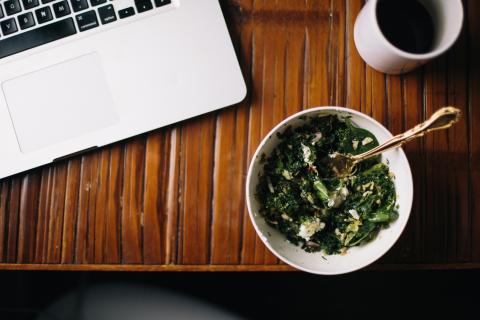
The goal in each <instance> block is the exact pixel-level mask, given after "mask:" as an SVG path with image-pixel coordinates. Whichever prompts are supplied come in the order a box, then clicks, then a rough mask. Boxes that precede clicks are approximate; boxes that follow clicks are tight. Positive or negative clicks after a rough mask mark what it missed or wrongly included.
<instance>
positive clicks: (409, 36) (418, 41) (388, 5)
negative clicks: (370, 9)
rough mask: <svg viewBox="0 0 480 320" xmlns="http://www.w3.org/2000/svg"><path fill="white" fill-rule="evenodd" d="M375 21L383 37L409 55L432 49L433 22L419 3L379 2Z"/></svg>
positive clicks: (390, 0)
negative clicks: (409, 53)
mask: <svg viewBox="0 0 480 320" xmlns="http://www.w3.org/2000/svg"><path fill="white" fill-rule="evenodd" d="M377 20H378V24H379V26H380V30H381V31H382V33H383V35H384V36H385V38H387V40H388V41H389V42H390V43H391V44H393V45H394V46H395V47H397V48H399V49H401V50H403V51H407V52H411V53H426V52H428V51H430V49H431V48H432V42H433V38H434V32H435V30H434V27H433V20H432V17H431V16H430V14H429V13H428V11H427V9H425V7H424V6H423V5H422V4H421V3H420V2H419V1H417V0H379V1H378V4H377Z"/></svg>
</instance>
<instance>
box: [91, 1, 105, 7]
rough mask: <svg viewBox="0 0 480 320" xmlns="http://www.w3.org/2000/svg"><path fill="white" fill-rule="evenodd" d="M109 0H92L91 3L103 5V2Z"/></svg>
mask: <svg viewBox="0 0 480 320" xmlns="http://www.w3.org/2000/svg"><path fill="white" fill-rule="evenodd" d="M105 2H107V0H90V5H91V6H92V7H94V6H98V5H101V4H102V3H105Z"/></svg>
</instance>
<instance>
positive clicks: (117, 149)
mask: <svg viewBox="0 0 480 320" xmlns="http://www.w3.org/2000/svg"><path fill="white" fill-rule="evenodd" d="M363 4H364V1H363V0H338V1H336V0H309V1H297V0H276V1H269V0H255V1H254V0H222V1H221V5H222V9H223V10H224V13H225V18H226V21H227V24H228V27H229V31H230V33H231V36H232V40H233V43H234V46H235V49H236V52H237V55H238V58H239V61H240V65H241V68H242V71H243V74H244V76H245V80H246V83H247V87H248V95H247V98H246V99H245V100H244V101H243V102H242V103H239V104H237V105H236V106H233V107H229V108H226V109H224V110H219V111H217V112H214V113H210V114H207V115H203V116H201V117H197V118H195V119H191V120H187V121H184V122H182V123H179V124H174V125H172V126H169V127H167V128H163V129H159V130H156V131H154V132H151V133H148V134H145V135H141V136H138V137H134V138H132V139H129V140H127V141H122V142H119V143H117V144H114V145H112V146H108V147H105V148H102V149H100V150H96V151H94V152H91V153H89V154H86V155H83V156H79V157H76V158H73V159H70V160H64V161H62V162H59V163H55V164H52V165H49V166H45V167H43V168H39V169H34V170H31V171H29V172H26V173H23V174H19V175H16V176H14V177H11V178H7V179H4V180H2V181H0V263H3V264H0V268H5V269H21V268H25V269H56V270H60V269H62V270H139V271H140V270H145V271H148V270H152V271H153V270H169V271H174V270H179V271H180V270H185V271H188V270H212V271H213V270H216V271H221V270H224V271H225V270H239V271H246V270H291V268H289V267H286V266H284V265H283V264H282V263H280V262H279V260H278V259H277V258H276V257H274V256H273V255H272V254H271V253H270V252H269V251H268V250H267V249H266V248H265V246H264V245H263V243H262V242H261V240H260V239H259V238H258V237H257V235H256V233H255V231H254V228H253V226H252V224H251V222H250V219H249V217H248V213H247V211H246V207H245V194H244V192H245V191H244V184H245V179H246V172H247V167H248V164H249V161H250V159H251V157H252V156H253V153H254V152H255V149H256V148H257V146H258V143H259V142H260V141H261V139H263V138H264V137H265V135H266V134H267V133H268V132H269V130H270V129H271V128H272V127H273V126H275V124H277V123H278V122H279V121H281V120H282V119H283V118H284V117H286V116H287V115H291V114H293V113H295V112H297V111H299V110H301V109H304V108H309V107H314V106H317V105H341V106H347V107H349V108H352V109H356V110H360V111H362V112H364V113H366V114H368V115H371V116H372V117H373V118H375V119H377V120H378V121H380V122H381V123H382V124H384V125H385V126H386V127H387V128H388V129H389V130H391V131H392V132H393V133H399V132H401V131H403V130H405V129H407V128H410V127H413V126H414V125H415V124H417V123H418V122H420V121H422V120H424V119H425V118H426V117H428V116H430V115H431V114H432V113H433V112H434V111H435V110H437V109H438V108H440V107H441V106H443V105H446V104H454V105H456V106H458V107H460V108H461V109H462V111H463V115H464V117H463V120H462V121H461V122H460V123H459V124H457V125H456V126H455V128H453V129H452V130H450V131H449V132H438V133H434V134H432V135H429V136H427V137H425V138H423V139H419V140H417V141H413V142H411V143H409V144H408V145H407V146H406V147H405V151H406V154H407V157H408V159H409V161H410V164H411V168H412V173H413V180H414V186H415V188H414V203H413V207H412V214H411V218H410V221H409V223H408V225H407V228H406V230H405V232H404V234H403V235H402V237H401V238H400V240H399V241H398V242H397V244H396V245H395V246H394V248H393V249H392V250H390V251H389V253H388V254H387V255H386V256H385V257H383V258H382V259H381V260H380V261H379V262H378V263H376V264H375V265H373V266H372V267H370V269H371V270H376V269H382V268H384V269H385V270H391V269H402V268H403V269H412V268H418V269H430V268H432V269H436V268H440V269H441V268H478V266H480V205H478V204H477V201H475V200H476V199H478V198H479V197H480V167H479V165H480V156H479V154H480V140H479V139H478V138H477V137H478V136H480V111H479V108H480V93H479V92H480V86H479V83H480V79H479V77H480V63H479V62H478V58H477V57H478V56H480V47H479V42H478V41H477V39H478V38H479V36H480V35H479V30H480V28H479V25H478V19H477V18H476V17H477V16H478V15H479V14H480V6H479V4H478V1H474V0H466V1H465V9H466V10H465V12H466V15H465V18H466V23H465V29H464V30H463V33H462V35H461V37H460V39H459V41H458V43H457V44H456V45H455V46H454V47H453V48H452V50H451V51H450V52H449V53H448V54H446V55H443V56H442V57H439V58H438V59H435V60H434V61H432V62H430V63H428V64H427V65H426V66H424V67H421V68H419V69H417V70H415V71H414V72H411V73H409V74H406V75H402V76H386V75H384V74H382V73H379V72H377V71H375V70H373V69H372V68H370V67H369V66H367V65H366V64H365V63H364V62H363V61H362V59H361V57H360V56H359V54H358V52H357V50H356V48H355V44H354V41H353V27H354V23H355V19H356V16H357V14H358V12H359V11H360V10H361V7H362V5H363Z"/></svg>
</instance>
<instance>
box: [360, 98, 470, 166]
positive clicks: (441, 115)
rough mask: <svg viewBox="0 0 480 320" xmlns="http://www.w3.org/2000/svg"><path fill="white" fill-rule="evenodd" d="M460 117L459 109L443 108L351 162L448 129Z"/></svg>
mask: <svg viewBox="0 0 480 320" xmlns="http://www.w3.org/2000/svg"><path fill="white" fill-rule="evenodd" d="M460 116H461V111H460V109H458V108H455V107H443V108H441V109H439V110H437V111H436V112H435V113H434V114H432V116H431V117H430V118H429V119H428V120H427V121H425V122H422V123H420V124H417V125H416V126H415V127H413V128H412V129H410V130H407V131H405V132H404V133H401V134H398V135H396V136H394V137H393V138H392V139H390V140H387V141H386V142H384V143H382V144H381V145H379V146H377V147H375V148H373V149H371V150H369V151H366V152H364V153H361V154H359V155H355V156H352V160H353V161H354V162H360V161H362V160H365V159H368V158H371V157H373V156H376V155H377V154H380V153H383V152H385V151H387V150H390V149H394V148H398V147H401V146H402V145H403V144H405V143H407V142H409V141H411V140H413V139H415V138H419V137H422V136H424V135H425V134H427V133H429V132H431V131H435V130H441V129H447V128H450V127H451V126H452V125H454V124H455V123H456V122H457V121H458V120H459V119H460Z"/></svg>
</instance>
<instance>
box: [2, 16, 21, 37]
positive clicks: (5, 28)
mask: <svg viewBox="0 0 480 320" xmlns="http://www.w3.org/2000/svg"><path fill="white" fill-rule="evenodd" d="M0 26H1V28H2V33H3V35H5V36H8V35H9V34H12V33H14V32H17V31H18V28H17V24H16V23H15V18H10V19H6V20H3V21H2V22H0Z"/></svg>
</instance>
